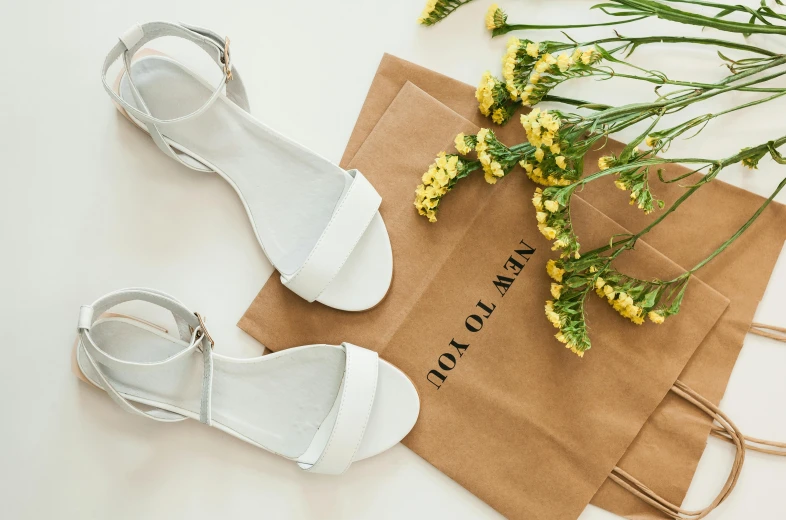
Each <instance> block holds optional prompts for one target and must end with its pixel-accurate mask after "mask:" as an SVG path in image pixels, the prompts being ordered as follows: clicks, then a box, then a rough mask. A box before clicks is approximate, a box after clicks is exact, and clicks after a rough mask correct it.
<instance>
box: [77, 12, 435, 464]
mask: <svg viewBox="0 0 786 520" xmlns="http://www.w3.org/2000/svg"><path fill="white" fill-rule="evenodd" d="M163 36H175V37H180V38H183V39H186V40H188V41H190V42H192V43H194V44H196V45H198V46H199V47H201V48H202V49H203V50H204V51H205V52H207V53H208V55H209V56H210V57H211V58H213V60H214V61H215V62H216V64H217V65H218V66H219V67H220V68H221V71H222V79H221V81H220V82H219V83H218V85H216V86H215V87H211V86H210V85H209V84H208V83H206V82H205V81H204V80H203V79H201V78H200V77H199V76H197V75H196V74H195V73H194V72H192V71H191V70H189V69H188V68H186V67H185V66H184V65H182V64H181V63H179V62H177V61H175V60H173V59H171V58H169V57H167V56H164V55H162V54H160V53H151V52H144V51H143V52H142V53H139V52H138V51H140V49H141V48H142V47H143V46H144V45H145V44H147V43H148V42H149V41H151V40H153V39H156V38H160V37H163ZM137 54H140V56H137V57H138V59H134V58H135V56H136V55H137ZM121 57H122V59H123V62H124V68H123V71H122V72H121V74H120V76H119V78H118V81H117V82H116V84H115V85H114V86H111V85H110V84H109V83H108V81H107V72H108V70H109V68H110V66H111V65H112V64H113V63H114V62H115V61H116V60H117V59H118V58H121ZM102 79H103V83H104V87H105V88H106V90H107V92H108V93H109V94H110V96H111V97H112V98H113V99H114V101H115V102H116V103H117V105H118V108H119V109H120V110H121V112H122V113H123V114H124V115H125V116H126V117H128V119H129V120H130V121H132V122H133V123H134V124H136V125H137V126H139V127H140V128H141V129H143V130H145V131H147V132H148V133H149V134H150V136H151V137H152V138H153V141H154V142H155V143H156V144H157V145H158V147H159V148H160V149H161V150H162V151H163V152H164V153H165V154H167V155H168V156H170V157H171V158H173V159H175V160H177V161H178V162H180V163H181V164H183V165H185V166H187V167H189V168H192V169H194V170H198V171H202V172H216V173H218V174H219V175H221V176H222V177H223V178H224V179H226V180H227V182H229V183H230V184H231V185H232V187H233V188H234V189H235V190H236V191H237V193H238V195H239V196H240V199H241V200H242V201H243V204H244V205H245V207H246V210H247V212H248V216H249V218H250V220H251V223H252V226H253V228H254V232H255V233H256V236H257V239H258V240H259V243H260V245H261V246H262V249H263V251H264V252H265V254H266V256H267V257H268V259H269V260H270V262H271V263H272V264H273V266H275V267H276V269H277V270H278V271H279V273H280V274H281V281H282V283H283V284H284V285H285V286H286V287H288V288H289V289H290V290H292V291H293V292H294V293H296V294H297V295H299V296H300V297H302V298H304V299H306V300H307V301H309V302H313V301H318V302H320V303H322V304H324V305H328V306H330V307H334V308H337V309H341V310H345V311H362V310H365V309H369V308H371V307H373V306H375V305H376V304H377V303H379V301H381V300H382V298H384V296H385V294H386V293H387V290H388V288H389V286H390V282H391V279H392V273H393V262H392V253H391V246H390V239H389V237H388V234H387V230H386V229H385V224H384V222H383V221H382V218H381V216H380V214H379V212H378V208H379V205H380V202H381V197H380V196H379V194H378V193H377V192H376V190H374V188H373V187H372V186H371V184H370V183H369V182H368V181H367V180H366V179H365V177H363V175H362V174H361V173H360V172H358V171H355V170H353V171H350V172H346V171H344V170H342V169H341V168H339V167H338V166H336V165H334V164H332V163H330V162H329V161H327V160H326V159H324V158H322V157H319V156H318V155H316V154H314V153H313V152H311V151H310V150H308V149H307V148H305V147H303V146H301V145H299V144H297V143H295V142H293V141H291V140H289V139H287V138H285V137H283V136H281V135H280V134H278V133H276V132H275V131H273V130H272V129H270V128H268V127H267V126H265V125H264V124H262V123H260V122H259V121H257V120H256V119H254V118H253V117H252V116H251V115H250V114H249V113H248V101H247V98H246V92H245V89H244V87H243V83H242V80H241V79H240V75H239V73H238V72H237V70H236V69H235V67H234V66H233V65H232V63H231V60H230V54H229V40H228V39H227V38H222V37H220V36H218V35H217V34H215V33H213V32H211V31H208V30H205V29H201V28H198V27H192V26H187V25H183V24H174V23H167V22H152V23H147V24H143V25H136V26H134V27H132V28H131V29H129V30H128V31H127V32H126V33H124V34H123V36H121V37H120V41H119V42H118V43H117V45H115V47H114V48H113V49H112V50H111V51H110V52H109V55H108V56H107V58H106V60H105V62H104V67H103V73H102ZM154 114H155V115H154ZM132 300H141V301H146V302H149V303H152V304H154V305H158V306H160V307H163V308H165V309H167V310H168V311H170V312H171V313H172V315H173V316H174V319H175V322H176V324H177V329H178V330H177V331H178V335H177V336H175V335H170V334H168V333H167V331H166V330H165V329H163V328H162V327H159V326H156V325H153V324H151V323H149V322H146V321H144V320H141V319H139V318H134V317H130V316H124V315H119V314H113V313H108V312H107V311H109V310H110V309H111V308H112V307H115V306H117V305H119V304H121V303H125V302H128V301H132ZM78 334H79V335H78V338H77V343H76V348H75V358H74V361H75V363H74V365H75V369H76V372H77V375H78V376H79V377H80V378H82V379H84V380H85V381H87V382H89V383H92V384H94V385H95V386H98V387H100V388H101V389H103V390H104V391H106V392H107V394H109V396H110V397H111V398H112V399H113V400H114V401H116V402H117V403H118V404H119V405H120V406H121V407H123V408H124V409H126V410H128V411H130V412H132V413H135V414H139V415H143V416H145V417H148V418H150V419H154V420H157V421H163V422H174V421H181V420H185V419H195V420H199V421H200V422H202V423H205V424H207V425H209V426H213V427H215V428H218V429H220V430H222V431H224V432H227V433H229V434H231V435H233V436H235V437H238V438H240V439H242V440H244V441H246V442H249V443H251V444H254V445H255V446H258V447H261V448H263V449H265V450H268V451H270V452H273V453H276V454H278V455H281V456H283V457H286V458H288V459H291V460H294V461H296V462H297V463H298V465H299V466H300V467H301V468H302V469H304V470H307V471H310V472H316V473H326V474H340V473H343V472H344V471H346V469H347V468H348V467H349V466H350V464H351V463H352V462H354V461H357V460H361V459H364V458H367V457H371V456H373V455H376V454H378V453H380V452H382V451H385V450H387V449H388V448H390V447H392V446H393V445H395V444H397V443H398V442H399V441H400V440H401V439H402V438H404V436H405V435H407V433H409V431H410V430H411V429H412V427H413V426H414V424H415V421H416V420H417V416H418V413H419V411H420V401H419V398H418V394H417V391H416V390H415V387H414V385H413V384H412V382H411V381H410V380H409V378H408V377H407V376H406V375H405V374H404V373H403V372H401V371H400V370H399V369H398V368H396V367H394V366H393V365H391V364H390V363H387V362H386V361H384V360H381V359H379V357H378V356H377V354H376V353H375V352H373V351H370V350H367V349H364V348H362V347H358V346H356V345H353V344H351V343H343V344H342V345H340V346H334V345H308V346H302V347H296V348H291V349H288V350H284V351H281V352H277V353H273V354H269V355H266V356H260V357H256V358H251V359H236V358H230V357H226V356H222V355H220V354H217V353H215V352H214V350H213V345H214V342H213V338H212V336H211V335H210V333H209V331H208V330H207V327H206V325H205V321H204V319H203V318H202V316H201V315H200V314H198V313H195V312H192V311H191V310H189V309H188V308H187V307H186V306H184V305H183V304H182V303H181V302H179V301H178V300H176V299H175V298H173V297H171V296H168V295H166V294H163V293H161V292H159V291H155V290H151V289H141V288H131V289H124V290H120V291H116V292H113V293H110V294H108V295H106V296H104V297H102V298H100V299H98V300H97V301H96V302H94V303H93V304H92V305H87V306H83V307H82V308H81V309H80V313H79V322H78Z"/></svg>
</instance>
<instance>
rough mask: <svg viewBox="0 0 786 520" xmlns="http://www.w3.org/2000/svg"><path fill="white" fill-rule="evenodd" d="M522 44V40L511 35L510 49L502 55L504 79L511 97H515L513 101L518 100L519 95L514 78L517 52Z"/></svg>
mask: <svg viewBox="0 0 786 520" xmlns="http://www.w3.org/2000/svg"><path fill="white" fill-rule="evenodd" d="M520 45H521V40H519V39H518V38H516V37H515V36H514V37H511V38H510V39H509V40H508V49H507V51H506V52H505V56H503V57H502V79H504V80H505V86H506V87H507V88H508V92H510V97H511V98H513V101H516V100H517V99H518V96H519V91H518V89H517V88H516V84H515V82H514V80H515V72H516V54H517V53H518V51H519V46H520Z"/></svg>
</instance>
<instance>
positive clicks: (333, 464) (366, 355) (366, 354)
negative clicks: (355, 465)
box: [297, 343, 379, 475]
mask: <svg viewBox="0 0 786 520" xmlns="http://www.w3.org/2000/svg"><path fill="white" fill-rule="evenodd" d="M342 347H343V348H344V350H345V352H346V368H345V370H344V379H343V381H342V383H341V387H340V388H339V392H338V396H337V397H336V402H335V403H334V405H333V408H332V410H331V411H330V413H329V414H328V416H327V417H326V418H325V421H324V422H323V424H322V426H321V427H320V429H319V431H318V432H317V434H316V435H315V436H314V440H313V441H312V444H311V446H310V447H309V449H308V450H306V452H305V453H304V454H303V455H302V456H301V457H300V459H299V460H298V461H297V462H298V465H299V466H300V467H301V468H302V469H304V470H306V471H310V472H312V473H323V474H330V475H339V474H341V473H344V472H345V471H346V470H347V468H349V466H350V464H352V461H353V459H354V457H355V453H356V452H357V450H358V447H359V446H360V443H361V441H362V440H363V436H364V435H365V433H366V426H367V424H368V420H369V417H370V416H371V408H372V406H373V404H374V396H375V395H376V391H377V376H378V371H379V358H378V355H377V353H376V352H373V351H371V350H367V349H364V348H361V347H358V346H356V345H353V344H351V343H343V344H342ZM318 450H321V453H319V456H318V458H316V461H314V462H310V461H309V460H308V459H312V460H313V458H314V455H313V454H314V452H315V451H318Z"/></svg>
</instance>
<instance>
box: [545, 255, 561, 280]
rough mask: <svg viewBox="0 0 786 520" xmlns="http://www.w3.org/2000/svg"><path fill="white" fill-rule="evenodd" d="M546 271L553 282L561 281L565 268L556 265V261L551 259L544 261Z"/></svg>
mask: <svg viewBox="0 0 786 520" xmlns="http://www.w3.org/2000/svg"><path fill="white" fill-rule="evenodd" d="M546 273H548V275H549V278H551V279H552V280H554V281H555V282H562V276H563V275H564V274H565V269H562V268H561V267H560V266H559V265H557V261H556V260H553V259H552V260H549V261H548V262H546Z"/></svg>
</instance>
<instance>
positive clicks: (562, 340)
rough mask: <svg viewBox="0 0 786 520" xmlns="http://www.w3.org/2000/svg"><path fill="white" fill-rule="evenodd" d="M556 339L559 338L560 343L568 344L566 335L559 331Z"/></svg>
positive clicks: (555, 335)
mask: <svg viewBox="0 0 786 520" xmlns="http://www.w3.org/2000/svg"><path fill="white" fill-rule="evenodd" d="M554 337H555V338H557V341H559V342H560V343H567V342H568V338H566V337H565V335H564V334H563V333H562V331H559V332H557V333H556V334H554Z"/></svg>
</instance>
